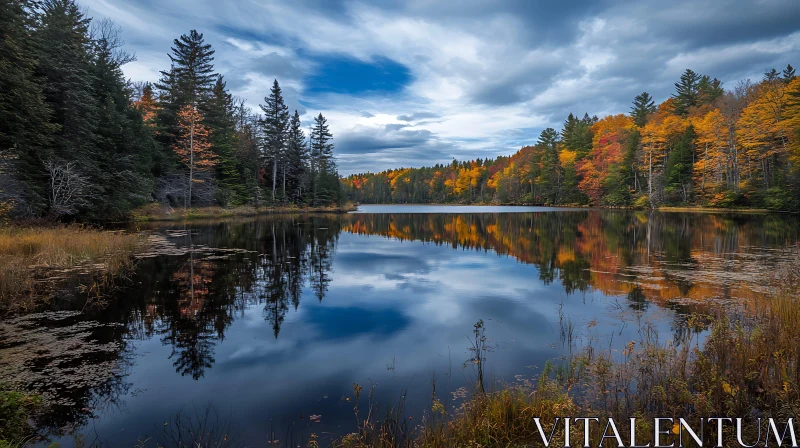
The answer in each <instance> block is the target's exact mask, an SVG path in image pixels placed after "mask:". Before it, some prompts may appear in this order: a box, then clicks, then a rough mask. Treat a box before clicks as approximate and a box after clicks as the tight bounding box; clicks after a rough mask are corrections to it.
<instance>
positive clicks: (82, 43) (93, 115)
mask: <svg viewBox="0 0 800 448" xmlns="http://www.w3.org/2000/svg"><path fill="white" fill-rule="evenodd" d="M89 23H90V19H88V18H86V17H85V16H84V15H83V13H82V12H81V11H80V9H79V7H78V5H77V4H75V2H74V1H72V0H46V1H45V2H44V3H43V5H42V17H41V27H40V28H39V29H38V30H37V32H36V39H38V40H39V42H41V45H40V47H39V48H40V53H39V67H38V74H39V75H41V76H42V77H43V78H44V79H45V85H44V94H45V98H46V100H47V102H48V103H49V105H50V106H51V108H52V110H53V114H52V118H51V120H52V123H53V124H54V125H56V126H58V128H59V130H58V132H56V133H55V135H54V138H53V140H52V145H50V146H49V149H48V150H47V151H44V153H43V154H41V155H40V158H41V160H42V161H46V162H49V163H50V164H51V165H53V166H64V165H66V164H68V163H73V162H74V163H75V165H76V166H77V168H76V169H75V170H74V171H73V172H75V173H77V175H78V176H85V174H86V173H90V172H93V171H95V170H97V169H98V167H97V165H96V158H95V157H94V155H95V154H96V153H97V148H96V146H95V133H94V130H95V128H96V125H97V122H98V106H97V101H96V98H95V97H94V95H93V94H94V86H95V83H96V82H97V80H96V79H95V72H94V67H93V61H92V57H91V51H92V48H91V47H92V42H91V39H90V38H89V33H88V29H89ZM44 179H45V180H47V174H45V176H44ZM95 187H97V185H93V186H91V187H87V188H85V189H84V190H83V194H85V195H90V194H91V191H92V190H93V189H94V188H95ZM49 205H50V206H51V207H52V206H53V204H52V202H51V203H50V204H49Z"/></svg>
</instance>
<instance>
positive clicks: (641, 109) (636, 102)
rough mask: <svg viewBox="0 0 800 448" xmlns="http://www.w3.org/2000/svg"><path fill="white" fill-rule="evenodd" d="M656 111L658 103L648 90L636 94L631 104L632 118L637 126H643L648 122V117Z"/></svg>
mask: <svg viewBox="0 0 800 448" xmlns="http://www.w3.org/2000/svg"><path fill="white" fill-rule="evenodd" d="M655 111H656V103H655V101H653V97H652V96H650V94H649V93H647V92H642V93H640V94H638V95H636V98H634V99H633V106H631V113H630V115H631V118H633V122H634V123H636V126H638V127H640V128H643V127H644V125H646V124H647V117H649V116H650V114H652V113H654V112H655Z"/></svg>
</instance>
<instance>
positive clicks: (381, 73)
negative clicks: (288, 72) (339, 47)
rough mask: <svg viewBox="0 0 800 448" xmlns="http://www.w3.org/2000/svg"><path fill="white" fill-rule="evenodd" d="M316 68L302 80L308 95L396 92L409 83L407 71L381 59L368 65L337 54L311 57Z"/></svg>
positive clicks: (409, 77)
mask: <svg viewBox="0 0 800 448" xmlns="http://www.w3.org/2000/svg"><path fill="white" fill-rule="evenodd" d="M313 60H314V62H315V63H316V64H317V65H316V68H315V69H314V70H313V71H312V72H311V73H310V74H309V75H307V76H306V78H305V79H304V80H303V82H304V84H305V85H306V86H307V87H306V92H308V93H340V94H345V95H362V94H369V93H377V94H386V93H400V92H402V91H403V89H404V88H405V87H406V86H407V85H408V84H409V83H411V81H412V76H411V70H409V69H408V68H407V67H406V66H405V65H403V64H400V63H398V62H396V61H393V60H391V59H389V58H385V57H375V58H373V59H372V61H370V62H364V61H360V60H358V59H354V58H351V57H347V56H341V55H323V56H316V57H314V58H313Z"/></svg>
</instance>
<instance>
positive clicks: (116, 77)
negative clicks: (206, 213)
mask: <svg viewBox="0 0 800 448" xmlns="http://www.w3.org/2000/svg"><path fill="white" fill-rule="evenodd" d="M120 32H121V31H120V30H119V28H117V27H116V26H115V25H114V24H113V22H111V21H109V20H102V21H99V22H95V23H93V26H92V35H93V36H94V39H93V42H92V44H93V47H92V53H93V54H92V56H93V60H94V66H93V75H94V76H93V77H92V79H93V80H94V96H95V101H96V102H97V106H98V107H97V123H96V126H95V130H94V143H95V145H96V152H94V153H93V154H92V158H93V159H94V161H95V169H93V170H92V171H91V172H88V173H86V174H87V176H88V177H89V179H90V180H91V182H92V183H93V184H94V185H96V187H95V188H96V191H97V194H98V199H99V200H97V201H93V203H92V206H91V207H90V211H89V214H88V217H90V218H96V219H107V218H109V217H111V216H115V217H117V218H121V217H124V215H125V212H126V211H127V210H130V209H132V208H133V207H135V206H137V205H141V204H143V203H145V202H146V201H147V200H148V199H149V197H150V193H151V192H152V190H153V180H152V175H151V171H150V168H151V165H152V158H153V155H154V153H155V152H156V150H157V146H156V142H155V140H154V139H153V135H152V132H151V131H150V129H148V128H147V127H146V126H145V124H144V121H143V118H142V113H141V112H140V111H139V110H137V109H136V108H135V107H134V106H133V103H132V102H131V90H130V88H129V86H128V84H127V82H126V80H125V77H124V75H123V73H122V66H123V65H124V64H126V63H128V62H130V61H132V60H133V59H134V57H133V56H132V55H130V54H128V53H126V52H125V51H123V50H122V45H123V42H122V40H121V39H120V37H119V36H120Z"/></svg>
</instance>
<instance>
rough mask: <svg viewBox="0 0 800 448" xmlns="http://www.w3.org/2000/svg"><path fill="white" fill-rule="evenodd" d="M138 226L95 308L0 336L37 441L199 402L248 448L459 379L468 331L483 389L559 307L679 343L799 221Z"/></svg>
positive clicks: (345, 220) (775, 253)
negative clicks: (371, 403)
mask: <svg viewBox="0 0 800 448" xmlns="http://www.w3.org/2000/svg"><path fill="white" fill-rule="evenodd" d="M150 231H151V232H153V233H154V234H155V235H159V236H161V237H163V238H164V239H165V242H166V243H167V244H166V246H165V247H164V248H162V252H163V254H161V255H158V256H153V257H148V258H144V259H142V260H140V263H139V267H138V270H137V273H136V275H135V276H134V277H133V278H132V279H131V284H129V285H123V287H122V288H121V289H120V290H119V291H118V292H117V293H116V294H115V297H114V300H111V301H109V302H108V303H107V304H106V306H104V307H96V306H84V305H85V304H84V303H83V302H81V300H75V301H73V302H70V304H69V306H68V308H70V307H71V311H70V310H69V309H68V310H64V309H63V307H62V308H61V309H59V310H58V311H57V312H47V313H41V314H38V315H34V316H28V317H25V318H19V319H13V320H8V321H6V322H2V323H0V382H9V383H12V384H17V385H20V386H23V387H26V388H28V389H30V390H32V391H35V392H39V393H43V394H45V398H46V399H47V400H48V402H49V403H50V404H51V407H50V408H49V412H47V413H46V414H45V415H43V416H42V418H41V424H42V425H43V426H46V427H47V428H49V430H50V431H51V432H52V433H54V434H69V433H71V432H73V431H75V430H76V428H77V431H78V432H86V431H88V430H87V427H88V424H89V422H90V421H91V422H92V424H91V426H92V430H93V431H98V432H99V433H101V434H102V435H101V438H103V439H105V440H113V441H115V442H116V441H117V438H118V437H122V436H120V434H121V433H120V432H119V431H120V430H121V429H120V428H124V431H126V434H127V436H126V437H130V438H129V439H128V440H129V441H133V442H135V440H136V439H135V438H134V435H136V436H139V435H146V434H148V433H149V432H150V431H151V430H152V429H153V426H154V425H155V424H157V423H158V421H159V419H160V418H163V416H166V415H170V414H171V413H173V412H174V411H175V409H178V408H180V407H181V406H183V405H185V404H186V403H188V402H190V401H194V402H195V403H198V402H200V403H202V402H203V400H208V401H213V402H215V403H217V408H218V409H222V408H223V407H224V405H226V404H227V405H228V407H229V408H231V409H236V410H237V411H239V412H240V413H241V417H240V421H239V423H240V426H241V427H243V428H244V431H245V433H246V434H245V436H244V437H245V438H246V439H248V438H249V439H252V438H253V437H264V432H263V431H264V428H265V426H266V425H267V423H266V420H265V419H264V418H262V417H263V416H265V415H269V416H270V418H271V419H277V421H279V422H280V423H281V424H286V423H287V422H296V421H297V416H298V415H301V414H303V413H305V414H306V415H309V412H311V410H313V411H314V412H315V413H318V414H321V415H323V423H314V424H313V425H312V423H310V422H308V423H306V424H308V425H312V427H313V428H317V429H316V430H318V431H319V430H322V429H324V430H326V431H329V432H331V433H341V432H342V431H347V430H349V429H351V428H349V427H348V426H347V424H348V423H347V422H349V421H350V420H351V417H352V416H351V415H349V412H350V409H351V406H350V405H349V404H347V403H345V402H344V401H343V399H344V397H345V395H346V393H347V392H346V391H347V389H348V388H349V387H350V385H351V384H352V383H353V382H354V381H364V379H365V378H369V380H370V381H376V382H381V383H382V384H383V385H384V390H385V392H386V394H387V397H388V398H394V397H396V395H395V396H394V397H392V394H394V393H395V392H396V391H397V390H398V388H399V387H401V386H402V387H406V386H407V385H408V384H410V383H412V382H414V381H416V382H417V384H418V392H419V393H420V395H421V396H424V395H425V394H426V392H427V391H426V386H425V385H424V384H423V383H424V382H425V381H424V380H423V381H422V382H420V377H424V376H426V375H428V374H429V373H425V372H429V371H430V370H431V369H433V370H436V371H438V372H442V371H448V368H449V369H450V371H451V372H450V373H448V375H449V376H448V382H450V383H451V384H450V385H451V386H452V388H457V387H460V386H462V385H463V384H465V381H466V378H465V373H463V372H462V373H461V374H460V376H459V374H454V373H453V372H452V370H453V368H452V365H454V364H455V365H460V364H461V362H462V361H463V360H464V359H463V358H464V354H463V352H464V349H465V344H466V342H465V341H466V340H465V339H464V335H466V334H467V333H468V332H469V331H470V329H471V325H472V324H473V323H474V322H475V321H476V320H477V319H478V318H483V319H485V320H486V322H487V325H488V326H489V330H488V332H489V335H490V337H493V338H495V343H496V344H497V345H498V347H500V350H498V351H497V353H494V354H493V355H492V358H491V359H490V361H489V365H490V366H491V367H492V369H493V371H492V372H491V373H492V374H493V375H496V376H497V377H500V378H509V377H513V375H515V374H518V373H520V372H523V373H524V371H525V366H528V365H531V364H539V365H541V364H542V363H543V362H544V361H545V360H546V359H549V358H552V357H557V356H560V355H561V354H562V352H561V351H559V350H560V349H559V348H554V347H555V342H557V341H558V339H559V337H558V334H559V331H558V328H559V325H560V324H561V323H562V322H561V319H563V316H561V317H560V316H559V315H560V314H562V313H564V314H566V318H568V319H570V321H571V322H574V323H575V324H576V325H582V324H583V323H586V322H588V321H594V324H592V325H591V326H588V327H587V326H582V327H579V328H578V329H577V334H576V338H578V339H580V338H591V337H594V338H607V337H608V336H609V334H612V333H613V334H615V335H616V337H617V338H618V340H620V341H624V340H630V339H631V338H630V334H631V332H635V328H634V326H635V320H638V319H652V320H654V321H656V322H658V323H659V325H660V326H659V328H660V330H662V331H666V332H671V333H672V334H673V337H674V338H675V339H676V341H679V340H683V337H682V335H683V334H684V333H685V332H687V331H697V329H696V328H694V329H690V328H688V325H687V322H686V318H685V313H686V312H687V311H688V310H690V309H703V308H704V307H707V306H709V305H710V304H714V303H720V302H722V303H738V302H740V301H746V300H747V299H748V298H750V297H752V296H753V295H754V294H757V293H759V291H762V290H763V289H764V288H765V284H764V283H765V282H764V281H763V280H764V279H765V278H767V277H768V276H769V273H770V272H771V271H773V270H774V269H775V268H776V266H777V265H779V264H781V263H783V262H785V261H786V260H787V259H788V257H789V252H790V251H791V250H790V249H789V250H787V247H791V246H792V245H794V244H796V243H797V241H798V224H797V221H796V220H794V219H792V218H791V217H789V218H787V217H782V216H778V215H768V216H757V215H749V216H735V215H711V214H683V213H667V214H662V213H632V212H609V211H603V212H600V211H588V210H576V211H558V212H552V211H548V212H535V213H533V212H531V213H516V214H487V213H481V214H452V213H451V214H416V213H401V214H398V213H394V214H353V215H344V216H326V215H313V216H281V217H272V218H259V219H251V220H234V221H225V222H216V223H197V224H192V225H191V226H189V225H187V226H184V225H167V226H154V228H153V229H151V230H150ZM443 246H448V247H443ZM301 302H305V303H301ZM653 305H657V306H653ZM626 319H627V320H626ZM628 320H630V322H629V321H628ZM629 323H631V325H628V324H629ZM287 328H289V330H286V329H287ZM286 331H288V333H286ZM561 348H563V347H561ZM451 351H452V353H451ZM395 362H396V363H397V369H396V370H395V367H394V366H395ZM389 363H391V365H392V366H393V367H392V369H390V370H387V369H386V366H387V365H389ZM437 369H438V370H437ZM172 372H175V373H172ZM184 379H185V380H188V381H189V382H188V383H187V382H186V381H184ZM387 383H388V386H387ZM392 384H395V385H396V387H395V386H392ZM259 416H262V417H259ZM305 422H307V420H306V421H305ZM162 423H163V422H162ZM314 425H316V426H314ZM98 427H100V429H98ZM103 428H105V430H104V429H103ZM262 440H263V439H262ZM60 442H62V445H63V446H69V445H70V442H69V440H67V439H62V440H60Z"/></svg>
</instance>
